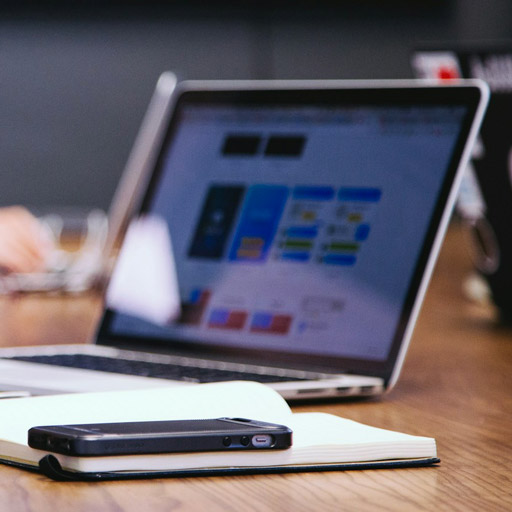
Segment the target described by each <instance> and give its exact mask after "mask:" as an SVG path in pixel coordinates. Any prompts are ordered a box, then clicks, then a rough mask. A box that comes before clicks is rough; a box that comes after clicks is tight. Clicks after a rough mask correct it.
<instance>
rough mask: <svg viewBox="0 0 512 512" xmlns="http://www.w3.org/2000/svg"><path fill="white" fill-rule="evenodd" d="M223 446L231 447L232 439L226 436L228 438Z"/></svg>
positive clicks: (224, 440)
mask: <svg viewBox="0 0 512 512" xmlns="http://www.w3.org/2000/svg"><path fill="white" fill-rule="evenodd" d="M222 444H223V445H224V446H226V447H227V446H231V437H228V436H226V437H225V438H224V439H223V440H222Z"/></svg>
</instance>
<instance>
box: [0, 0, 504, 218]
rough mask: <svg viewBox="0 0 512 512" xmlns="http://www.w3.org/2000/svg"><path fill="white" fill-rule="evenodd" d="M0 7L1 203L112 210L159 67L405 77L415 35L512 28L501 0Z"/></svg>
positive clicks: (220, 74)
mask: <svg viewBox="0 0 512 512" xmlns="http://www.w3.org/2000/svg"><path fill="white" fill-rule="evenodd" d="M86 4H87V5H86ZM1 10H5V13H3V14H2V13H1ZM1 10H0V14H1V16H0V205H1V204H12V203H23V204H27V205H29V206H32V207H43V208H44V207H50V208H52V207H60V206H78V207H82V208H91V207H101V208H105V209H106V208H108V205H109V202H110V200H111V197H112V195H113V192H114V189H115V186H116V184H117V181H118V179H119V176H120V174H121V172H122V169H123V165H124V162H125V160H126V157H127V155H128V152H129V150H130V147H131V144H132V142H133V139H134V137H135V134H136V131H137V128H138V124H139V122H140V120H141V118H142V116H143V113H144V109H145V107H146V104H147V102H148V101H149V98H150V95H151V91H152V88H153V86H154V83H155V81H156V79H157V77H158V75H159V74H160V72H161V71H162V70H165V69H172V70H175V71H177V72H178V73H179V75H180V76H182V77H185V78H228V79H230V78H403V77H410V76H411V72H410V69H409V55H410V51H411V49H412V48H414V47H415V46H417V45H418V44H419V43H421V42H428V41H436V40H445V41H465V40H478V39H485V40H488V39H502V38H510V37H512V2H510V0H416V1H415V0H409V1H408V2H405V1H401V0H375V1H369V0H366V1H365V0H338V1H337V2H335V1H332V2H320V3H319V2H306V1H302V2H300V1H295V2H294V1H292V0H290V1H282V2H277V5H276V2H273V3H265V2H261V1H260V2H256V1H255V2H249V1H247V2H243V1H238V2H232V3H230V2H223V1H218V2H215V1H214V0H210V2H204V3H201V2H192V3H190V2H186V3H185V2H177V1H175V2H165V3H162V2H151V1H146V2H140V4H139V3H136V2H132V3H127V2H120V1H119V2H83V4H80V2H43V3H40V2H39V3H35V4H34V5H30V4H20V3H15V4H14V3H13V5H11V6H9V8H7V7H5V6H4V7H3V8H1Z"/></svg>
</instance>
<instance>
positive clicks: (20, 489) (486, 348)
mask: <svg viewBox="0 0 512 512" xmlns="http://www.w3.org/2000/svg"><path fill="white" fill-rule="evenodd" d="M464 245H465V244H464V241H463V239H462V235H461V232H460V230H459V229H458V228H456V227H453V226H452V228H451V229H450V231H449V234H448V237H447V240H446V242H445V244H444V246H443V250H442V253H441V256H440V259H439V263H438V265H437V268H436V271H435V274H434V277H433V280H432V284H431V286H430V289H429V292H428V294H427V298H426V302H425V305H424V307H423V310H422V312H421V315H420V319H419V323H418V326H417V329H416V331H415V334H414V337H413V340H412V345H411V349H410V352H409V354H408V357H407V359H406V363H405V367H404V370H403V373H402V376H401V378H400V380H399V382H398V384H397V386H396V387H395V389H394V390H392V391H391V393H389V394H388V395H386V396H385V397H383V398H382V399H379V400H372V401H357V402H349V403H335V404H332V403H331V404H318V405H315V406H313V405H307V406H298V407H295V410H297V411H306V410H313V409H316V410H321V411H325V412H331V413H334V414H338V415H341V416H345V417H347V418H352V419H355V420H357V421H361V422H365V423H368V424H370V425H374V426H379V427H384V428H389V429H395V430H400V431H404V432H408V433H411V434H418V435H427V436H433V437H435V438H436V439H437V443H438V449H439V456H440V458H441V459H442V462H441V464H440V465H439V466H438V467H432V468H419V469H400V470H372V471H347V472H332V473H331V472H326V473H309V474H308V473H302V474H289V475H274V476H241V477H229V478H225V477H215V478H187V479H167V480H166V479H160V480H154V481H133V482H110V483H101V484H90V483H57V482H53V481H50V480H48V479H46V478H45V477H43V476H39V475H37V474H32V473H29V472H25V471H22V470H17V469H13V468H9V467H3V466H0V511H3V510H6V511H7V510H8V511H29V510H35V511H49V512H50V511H51V512H55V511H60V510H73V511H74V512H80V511H103V510H109V511H121V510H129V511H141V510H148V511H151V512H157V511H164V510H165V511H170V510H180V511H182V510H208V512H213V511H233V512H235V511H236V512H239V511H252V510H254V511H265V510H280V511H290V512H300V511H305V510H318V511H324V510H336V511H339V510H357V511H366V510H379V511H386V510H407V511H409V510H413V511H416V510H436V511H437V510H447V511H448V510H449V511H469V510H474V511H476V510H478V511H489V510H503V511H505V510H506V511H509V510H512V478H511V475H512V330H509V329H506V328H502V327H498V326H497V325H496V323H495V321H494V316H495V315H494V311H493V309H492V308H491V307H489V306H483V305H476V304H474V303H471V302H470V301H468V300H467V299H466V298H465V297H464V294H463V293H462V283H463V281H464V279H465V278H466V277H467V275H468V272H469V269H470V262H469V259H468V257H467V255H466V254H465V251H464ZM99 308H100V301H99V299H98V297H95V296H94V295H90V296H87V295H86V296H80V297H75V298H72V297H70V298H62V297H59V296H54V297H52V296H49V297H45V296H39V297H38V296H27V297H24V298H18V299H16V298H14V299H5V298H3V299H0V318H1V322H0V324H1V325H0V345H4V346H7V345H13V344H20V345H21V344H23V345H25V344H33V343H37V342H38V341H40V342H42V343H64V342H69V341H84V340H86V339H87V338H88V337H89V336H91V334H92V332H93V330H94V324H95V322H96V321H97V318H98V314H99ZM0 420H1V421H5V420H6V419H4V418H2V419H0Z"/></svg>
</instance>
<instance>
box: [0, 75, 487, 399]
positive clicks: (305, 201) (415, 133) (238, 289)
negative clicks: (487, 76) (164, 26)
mask: <svg viewBox="0 0 512 512" xmlns="http://www.w3.org/2000/svg"><path fill="white" fill-rule="evenodd" d="M487 100H488V91H487V88H486V85H485V84H484V83H483V82H480V81H465V82H460V83H458V84H457V85H448V86H439V85H437V86H433V85H432V84H426V83H423V82H419V81H399V82H386V81H385V82H343V81H292V82H287V81H278V82H273V81H270V82H266V81H258V82H189V83H183V84H181V85H178V89H177V91H176V93H175V95H174V100H173V106H172V115H171V116H169V121H168V126H167V132H166V134H165V137H164V139H163V142H162V144H161V150H160V153H159V155H158V158H157V160H156V163H155V165H154V169H153V172H152V175H151V178H150V181H149V183H148V186H147V189H146V193H145V197H144V198H143V200H142V202H141V205H140V208H139V215H140V216H141V218H145V219H153V220H155V221H157V224H159V225H160V226H162V224H163V225H164V226H165V230H164V231H165V232H167V233H168V235H169V240H168V242H172V244H171V243H163V244H156V245H155V246H158V247H169V248H170V247H172V254H171V252H169V254H168V258H169V261H170V260H172V259H174V262H175V265H176V271H177V276H178V285H179V293H180V299H181V312H180V314H179V316H178V317H177V318H176V319H174V320H172V321H171V320H169V321H167V322H165V321H160V322H158V323H157V322H153V321H150V320H148V317H144V318H143V317H141V316H139V315H137V314H136V313H134V312H132V313H130V314H127V313H126V311H120V310H117V309H114V308H112V307H110V306H109V305H108V303H107V305H106V307H105V311H104V315H103V318H102V320H101V324H100V326H99V329H98V331H97V335H96V339H95V343H94V344H92V345H89V346H80V345H76V346H73V345H70V346H67V347H62V346H53V347H35V348H30V347H29V348H16V349H3V350H1V351H0V356H1V358H2V359H1V360H0V388H4V389H21V388H24V389H27V388H28V389H30V390H32V391H33V392H39V393H55V392H62V391H85V390H88V391H92V390H100V389H119V388H130V387H144V386H162V385H163V386H165V385H170V384H173V383H175V384H177V383H181V384H193V383H196V382H211V381H221V380H237V379H249V380H258V381H262V382H265V383H267V384H268V385H270V386H272V387H273V388H274V389H276V390H277V391H279V392H280V393H281V394H282V395H283V396H284V397H285V398H286V399H289V400H300V399H320V398H327V397H346V396H373V395H378V394H381V393H383V392H384V391H386V390H389V389H390V388H391V387H392V386H393V385H394V383H395V382H396V380H397V378H398V374H399V372H400V368H401V366H402V362H403V360H404V356H405V353H406V350H407V346H408V343H409V340H410V338H411V335H412V331H413V327H414V324H415V321H416V317H417V315H418V312H419V309H420V305H421V302H422V299H423V296H424V294H425V291H426V287H427V282H428V279H429V276H430V274H431V272H432V269H433V266H434V261H435V259H436V256H437V253H438V250H439V247H440V244H441V239H442V236H443V233H444V231H445V229H446V226H447V223H448V220H449V217H450V213H451V208H452V206H453V203H454V199H455V195H456V189H457V186H458V183H459V181H460V178H461V170H462V169H464V167H465V164H466V163H467V160H468V158H469V156H470V153H471V147H472V144H473V142H474V140H475V137H476V134H477V131H478V128H479V125H480V122H481V120H482V116H483V113H484V110H485V106H486V103H487ZM157 238H158V236H157ZM163 238H166V237H165V236H164V237H163ZM164 242H165V240H164ZM151 243H152V242H151ZM143 245H144V244H142V245H139V248H141V247H142V246H143ZM142 248H143V247H142ZM124 249H125V247H123V248H122V252H123V250H124ZM169 251H170V249H169ZM132 269H133V267H132ZM143 270H148V269H147V268H145V269H143ZM150 270H151V269H150ZM135 273H136V271H135ZM135 273H132V275H130V273H128V275H126V276H125V278H124V281H123V282H124V283H125V285H129V284H130V283H133V284H134V286H138V284H137V283H139V284H140V282H141V281H140V279H138V276H136V275H135ZM165 279H167V277H166V278H164V277H162V279H161V281H165ZM136 294H137V289H136V290H135V295H136ZM107 297H108V293H107ZM169 318H170V317H169ZM98 356H101V357H98ZM69 365H75V366H79V367H80V368H81V369H76V368H69V367H65V366H69ZM98 370H102V371H98ZM112 372H114V373H112ZM118 372H119V373H118ZM127 374H131V375H127ZM135 374H139V375H143V377H140V376H135Z"/></svg>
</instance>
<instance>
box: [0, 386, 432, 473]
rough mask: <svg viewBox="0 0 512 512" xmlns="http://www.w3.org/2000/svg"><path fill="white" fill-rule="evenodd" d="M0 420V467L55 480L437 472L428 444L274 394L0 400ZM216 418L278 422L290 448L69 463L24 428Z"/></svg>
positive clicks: (205, 390) (247, 391)
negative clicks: (299, 406)
mask: <svg viewBox="0 0 512 512" xmlns="http://www.w3.org/2000/svg"><path fill="white" fill-rule="evenodd" d="M0 414H1V415H2V417H8V418H9V422H7V423H4V424H3V425H2V426H0V462H3V463H5V464H11V465H15V466H18V467H22V468H27V469H37V468H38V467H39V468H40V469H41V471H43V472H44V473H45V474H46V475H48V476H50V477H52V478H56V479H59V480H64V479H66V480H109V479H113V478H136V477H139V478H141V477H146V478H147V477H153V478H157V477H161V476H185V475H186V476H191V475H202V476H205V475H219V474H236V473H272V472H296V471H333V470H343V469H360V468H364V469H371V468H384V467H386V468H392V467H414V466H427V465H431V464H435V463H437V462H439V459H438V458H437V449H436V442H435V439H433V438H430V437H423V436H415V435H409V434H404V433H400V432H394V431H390V430H385V429H381V428H375V427H371V426H369V425H364V424H361V423H358V422H355V421H351V420H348V419H345V418H340V417H338V416H334V415H332V414H325V413H314V412H313V413H295V414H292V412H291V410H290V408H289V406H288V405H287V404H286V402H285V401H284V400H283V398H282V397H281V396H279V394H277V393H276V392H275V391H273V390H272V389H269V388H268V387H267V386H264V385H263V384H258V383H256V382H222V383H215V384H203V385H200V386H192V387H188V388H175V387H171V388H160V389H151V390H138V391H114V392H109V393H105V392H103V393H81V394H79V395H54V396H44V397H31V398H27V399H23V400H4V401H2V402H0ZM223 414H228V415H229V417H233V418H240V417H242V418H252V417H255V416H256V417H259V418H265V419H266V420H267V421H270V422H272V423H275V422H276V421H277V420H279V421H281V422H283V423H284V424H285V425H287V426H288V427H289V428H290V429H291V430H292V446H291V448H289V449H285V450H273V449H258V450H249V449H235V448H234V447H235V446H237V443H238V442H239V439H238V437H237V436H235V435H233V444H232V445H230V447H229V448H227V449H224V450H220V451H210V452H194V453H191V452H189V453H186V452H182V453H165V452H160V453H157V454H144V453H141V454H136V455H108V456H100V457H98V456H82V457H77V456H69V455H61V454H58V453H49V452H48V451H46V450H39V449H33V448H30V447H29V446H28V444H27V438H28V436H27V432H28V430H29V428H31V427H32V426H34V425H55V424H59V425H62V424H64V425H66V424H76V423H77V422H82V423H83V422H91V421H101V422H105V421H108V422H126V421H162V420H169V419H187V418H216V417H219V416H221V415H223ZM232 447H233V448H232ZM48 455H50V457H51V458H49V457H48Z"/></svg>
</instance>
